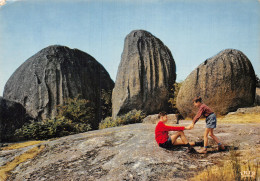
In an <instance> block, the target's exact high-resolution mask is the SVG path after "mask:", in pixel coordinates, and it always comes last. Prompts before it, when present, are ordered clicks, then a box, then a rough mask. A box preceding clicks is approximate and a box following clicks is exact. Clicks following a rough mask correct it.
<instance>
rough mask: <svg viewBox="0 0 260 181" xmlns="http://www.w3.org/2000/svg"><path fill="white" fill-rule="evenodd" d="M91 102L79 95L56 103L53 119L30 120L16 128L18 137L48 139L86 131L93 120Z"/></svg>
mask: <svg viewBox="0 0 260 181" xmlns="http://www.w3.org/2000/svg"><path fill="white" fill-rule="evenodd" d="M92 106H93V104H92V103H91V102H90V101H88V100H84V99H79V96H78V97H76V98H74V99H71V98H68V99H66V100H65V101H64V105H58V106H57V109H58V115H57V116H56V117H55V118H54V119H50V120H43V121H41V122H35V121H31V123H29V124H25V125H24V126H23V127H22V128H20V129H18V130H16V133H15V135H16V136H18V138H19V139H36V140H42V139H50V138H54V137H62V136H67V135H71V134H76V133H81V132H86V131H89V130H90V129H91V126H90V124H91V122H93V121H94V120H95V114H94V109H93V107H92Z"/></svg>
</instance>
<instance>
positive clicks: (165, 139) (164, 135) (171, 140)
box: [155, 112, 203, 153]
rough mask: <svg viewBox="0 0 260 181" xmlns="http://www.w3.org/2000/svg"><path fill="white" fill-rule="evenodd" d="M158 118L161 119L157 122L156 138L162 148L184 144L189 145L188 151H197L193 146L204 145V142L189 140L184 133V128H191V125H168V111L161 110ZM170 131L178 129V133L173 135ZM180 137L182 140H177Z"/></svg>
mask: <svg viewBox="0 0 260 181" xmlns="http://www.w3.org/2000/svg"><path fill="white" fill-rule="evenodd" d="M158 118H159V119H160V120H159V122H158V123H157V126H156V128H155V140H156V141H157V143H158V145H159V146H160V147H162V148H166V149H169V148H172V147H174V146H177V145H184V146H187V147H188V150H187V152H188V153H191V152H196V150H195V149H194V148H193V146H202V144H203V143H202V142H201V143H200V142H196V143H195V142H188V140H187V138H186V136H185V135H184V132H183V130H185V129H186V130H190V129H191V126H192V125H190V126H189V127H184V126H167V125H165V123H166V122H167V121H168V118H167V115H166V112H160V113H159V115H158ZM169 131H178V132H177V133H176V134H174V135H171V136H170V137H169V135H168V132H169ZM178 137H180V138H181V140H177V138H178Z"/></svg>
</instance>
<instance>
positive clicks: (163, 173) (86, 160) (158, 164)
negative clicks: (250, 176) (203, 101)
mask: <svg viewBox="0 0 260 181" xmlns="http://www.w3.org/2000/svg"><path fill="white" fill-rule="evenodd" d="M190 123H191V121H181V123H180V125H188V124H190ZM155 126H156V125H155V124H142V123H140V124H132V125H127V126H123V127H116V128H108V129H104V130H97V131H90V132H86V133H81V134H77V135H71V136H67V137H63V138H59V139H56V140H53V141H46V142H44V143H41V144H45V149H44V150H43V151H42V152H41V153H40V154H38V155H37V156H36V157H35V158H34V159H32V160H29V161H27V162H24V163H22V164H20V165H19V166H18V167H16V169H15V170H13V171H12V172H11V176H10V177H9V180H35V181H36V180H68V179H69V180H115V181H116V180H186V179H188V178H189V177H192V176H193V175H194V174H196V173H197V172H198V171H199V170H202V169H205V168H206V166H208V165H212V164H215V163H216V162H218V161H222V160H223V159H225V158H226V157H225V156H228V155H229V152H228V151H227V152H217V151H216V145H215V144H213V142H212V140H211V139H209V140H210V142H209V143H210V145H211V146H212V148H210V149H209V151H210V153H208V154H206V155H201V154H188V153H186V148H185V147H180V148H176V149H174V150H165V149H162V148H160V147H159V146H158V145H157V143H156V141H155V139H154V129H155ZM204 126H205V123H204V121H199V122H198V123H197V124H196V126H195V128H194V129H193V130H191V131H185V134H186V135H187V138H188V139H189V140H190V141H197V140H198V139H201V138H202V135H203V131H204ZM259 128H260V124H219V125H218V127H217V129H216V131H215V134H216V136H218V137H219V138H220V139H221V140H223V142H224V143H225V144H226V145H229V146H233V145H236V146H238V149H239V150H243V149H248V148H256V147H259V146H260V145H259V144H260V142H259V141H258V142H257V141H256V140H260V136H259V130H260V129H259ZM32 147H33V146H32ZM195 148H196V149H199V147H195ZM28 149H29V148H28V147H26V148H21V149H17V150H9V151H4V150H2V151H1V152H0V164H1V165H3V164H4V163H5V162H7V161H10V160H12V158H13V157H15V156H18V155H20V154H21V153H23V152H24V151H26V150H28ZM256 154H257V153H256Z"/></svg>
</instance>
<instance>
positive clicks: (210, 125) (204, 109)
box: [190, 97, 225, 153]
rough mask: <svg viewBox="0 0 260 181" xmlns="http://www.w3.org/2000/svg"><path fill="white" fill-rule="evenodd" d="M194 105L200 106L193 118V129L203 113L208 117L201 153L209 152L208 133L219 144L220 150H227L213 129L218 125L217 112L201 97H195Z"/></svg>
mask: <svg viewBox="0 0 260 181" xmlns="http://www.w3.org/2000/svg"><path fill="white" fill-rule="evenodd" d="M193 105H194V106H195V107H197V108H199V111H198V112H197V114H196V116H195V117H194V118H193V123H192V124H191V125H190V126H191V129H192V128H193V127H194V125H195V124H196V122H197V121H198V120H199V118H200V117H201V116H202V115H203V116H205V117H206V129H205V132H204V148H203V149H201V150H199V151H198V152H199V153H207V148H208V135H209V136H210V137H211V138H213V140H214V141H215V142H216V143H217V144H218V150H219V151H220V150H225V146H224V145H223V144H221V142H220V141H219V139H218V138H217V137H216V136H215V135H214V133H213V130H214V128H216V126H217V118H216V115H215V113H214V112H213V111H212V110H211V109H210V108H209V107H208V106H207V105H206V104H203V103H202V99H201V97H195V98H194V99H193Z"/></svg>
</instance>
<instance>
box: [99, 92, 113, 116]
mask: <svg viewBox="0 0 260 181" xmlns="http://www.w3.org/2000/svg"><path fill="white" fill-rule="evenodd" d="M100 96H101V119H104V118H106V117H108V116H111V115H112V91H111V90H108V91H106V90H104V89H102V90H101V95H100Z"/></svg>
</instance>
